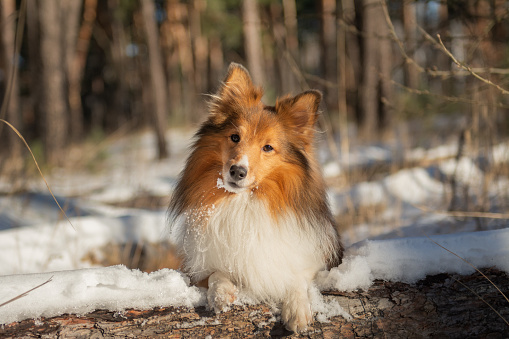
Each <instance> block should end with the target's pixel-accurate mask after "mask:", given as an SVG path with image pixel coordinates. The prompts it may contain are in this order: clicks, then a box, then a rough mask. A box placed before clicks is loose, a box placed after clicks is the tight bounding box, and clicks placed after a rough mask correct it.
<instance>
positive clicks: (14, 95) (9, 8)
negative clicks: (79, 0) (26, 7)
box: [0, 0, 25, 158]
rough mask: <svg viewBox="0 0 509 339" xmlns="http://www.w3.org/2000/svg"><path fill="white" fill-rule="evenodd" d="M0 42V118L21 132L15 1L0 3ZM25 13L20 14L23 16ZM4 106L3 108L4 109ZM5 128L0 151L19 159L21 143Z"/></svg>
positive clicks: (0, 136) (0, 135)
mask: <svg viewBox="0 0 509 339" xmlns="http://www.w3.org/2000/svg"><path fill="white" fill-rule="evenodd" d="M0 6H1V7H0V12H1V20H0V23H1V26H2V29H1V31H2V40H1V47H2V48H1V49H2V51H3V55H2V57H3V60H4V66H5V67H4V70H5V72H4V84H5V91H4V93H0V95H2V100H1V101H0V103H1V104H2V111H1V112H2V114H1V116H0V118H2V119H5V120H7V121H9V122H10V123H11V124H12V125H13V126H14V127H16V128H17V129H19V130H22V126H21V121H22V119H21V117H20V108H19V88H18V67H17V63H18V55H17V54H16V19H17V15H16V1H15V0H2V1H0ZM24 14H25V13H21V15H24ZM4 106H5V107H4ZM6 129H7V126H5V125H4V124H2V126H0V141H1V142H2V143H3V144H4V145H5V142H7V146H8V147H3V148H4V149H3V150H2V151H5V150H6V151H7V152H8V153H9V155H10V156H12V157H15V158H17V157H19V155H20V154H21V143H20V140H19V139H18V137H17V136H16V134H15V133H14V132H13V131H7V130H6Z"/></svg>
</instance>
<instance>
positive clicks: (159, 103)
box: [141, 0, 168, 159]
mask: <svg viewBox="0 0 509 339" xmlns="http://www.w3.org/2000/svg"><path fill="white" fill-rule="evenodd" d="M141 7H142V12H143V13H142V14H143V23H144V27H145V34H146V37H147V45H148V55H149V64H150V79H151V84H152V93H153V99H154V109H153V113H152V114H153V124H154V129H155V133H156V138H157V148H158V151H159V159H163V158H166V157H168V148H167V145H166V138H165V135H164V134H165V132H166V121H167V114H168V104H167V101H166V94H167V89H166V88H167V86H166V77H165V72H164V67H163V61H162V57H161V50H160V46H159V34H158V29H157V24H156V22H155V6H154V2H153V0H141Z"/></svg>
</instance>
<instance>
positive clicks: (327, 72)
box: [321, 0, 338, 111]
mask: <svg viewBox="0 0 509 339" xmlns="http://www.w3.org/2000/svg"><path fill="white" fill-rule="evenodd" d="M336 31H337V29H336V1H335V0H322V31H321V33H322V51H323V55H322V60H323V62H322V67H323V70H322V72H323V75H324V78H325V80H326V81H327V82H328V83H329V84H330V85H329V86H325V87H324V88H323V90H324V99H325V103H326V105H327V109H328V110H329V111H336V110H337V109H338V98H337V89H336V88H334V87H333V86H332V84H337V82H338V79H337V46H336V43H337V41H336V40H337V38H336Z"/></svg>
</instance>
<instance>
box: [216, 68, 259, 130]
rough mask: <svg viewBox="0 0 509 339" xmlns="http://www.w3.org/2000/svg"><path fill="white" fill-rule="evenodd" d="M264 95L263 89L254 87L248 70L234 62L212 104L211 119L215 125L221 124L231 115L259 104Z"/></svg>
mask: <svg viewBox="0 0 509 339" xmlns="http://www.w3.org/2000/svg"><path fill="white" fill-rule="evenodd" d="M262 95H263V91H262V89H261V88H260V87H256V86H254V85H253V80H252V79H251V76H250V75H249V72H248V71H247V69H245V68H244V66H242V65H240V64H237V63H234V62H232V63H231V64H230V66H229V67H228V72H227V74H226V77H225V79H224V81H223V84H222V85H221V87H220V88H219V91H218V92H217V94H216V95H215V96H214V97H213V100H212V102H211V105H210V113H211V115H210V118H211V119H212V121H213V122H214V123H215V124H221V123H223V122H224V121H225V120H226V119H227V118H228V117H230V116H231V115H234V114H239V113H241V112H240V108H241V107H249V106H253V105H256V104H258V103H259V102H260V100H261V98H262Z"/></svg>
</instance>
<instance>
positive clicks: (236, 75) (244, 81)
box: [218, 62, 254, 96]
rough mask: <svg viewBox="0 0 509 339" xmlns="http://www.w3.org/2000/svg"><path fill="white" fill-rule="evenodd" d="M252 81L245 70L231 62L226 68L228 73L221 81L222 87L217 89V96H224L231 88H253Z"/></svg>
mask: <svg viewBox="0 0 509 339" xmlns="http://www.w3.org/2000/svg"><path fill="white" fill-rule="evenodd" d="M253 87H254V86H253V80H251V75H249V72H248V71H247V69H245V68H244V66H242V65H241V64H237V63H235V62H232V63H231V64H230V66H229V67H228V72H227V73H226V77H225V78H224V80H223V85H222V86H221V88H220V89H219V93H218V95H219V96H221V95H224V94H225V92H228V91H229V90H231V89H232V88H245V89H247V88H253Z"/></svg>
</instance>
